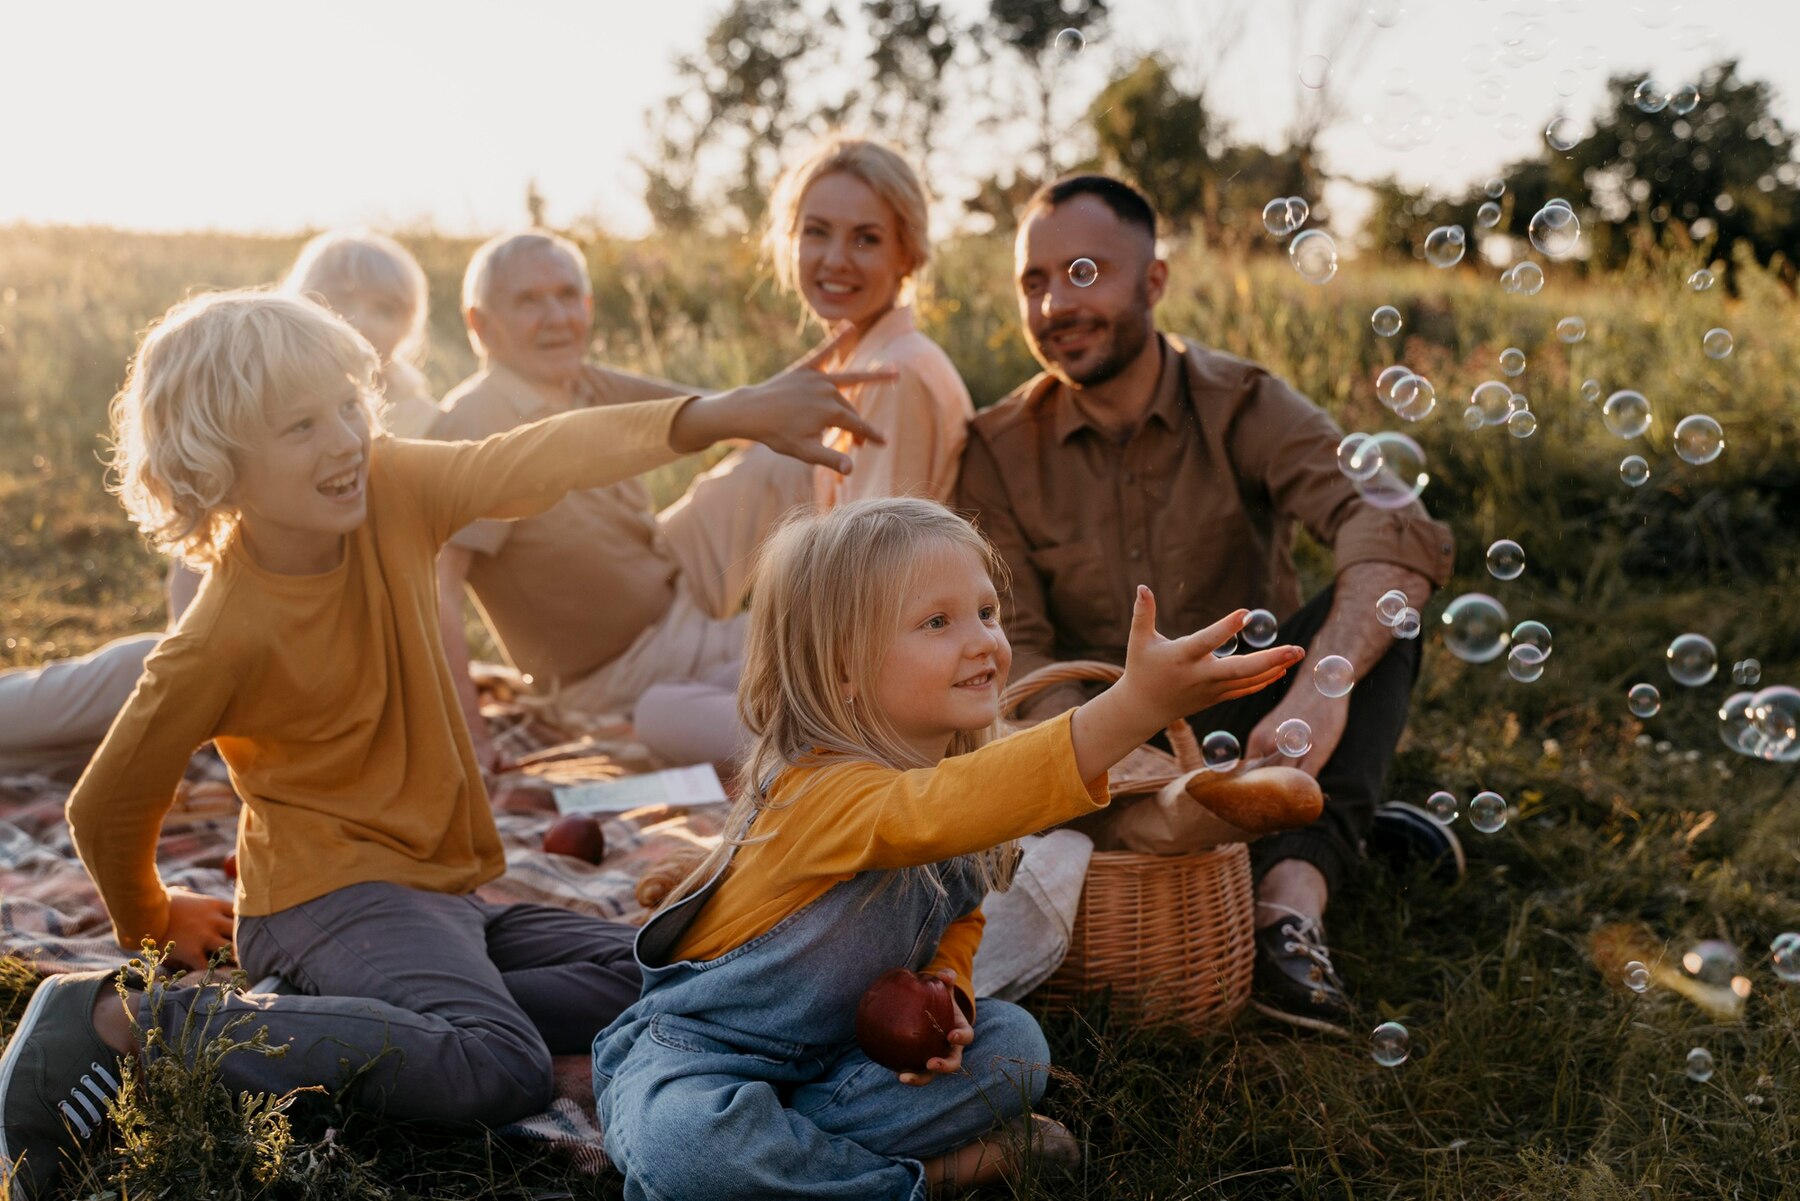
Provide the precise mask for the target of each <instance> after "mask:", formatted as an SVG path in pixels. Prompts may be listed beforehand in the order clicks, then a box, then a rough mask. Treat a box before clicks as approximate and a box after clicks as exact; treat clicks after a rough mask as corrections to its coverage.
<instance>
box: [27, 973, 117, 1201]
mask: <svg viewBox="0 0 1800 1201" xmlns="http://www.w3.org/2000/svg"><path fill="white" fill-rule="evenodd" d="M116 975H117V973H116V972H71V973H69V974H68V975H63V976H51V977H49V978H48V979H46V980H45V981H44V982H43V983H41V984H39V985H38V986H37V991H36V992H34V993H32V994H31V1003H30V1004H29V1005H27V1006H26V1007H25V1016H24V1017H22V1018H20V1019H19V1025H18V1027H17V1028H16V1029H15V1030H14V1031H13V1033H12V1037H11V1038H10V1039H8V1040H7V1043H6V1054H5V1056H4V1058H0V1180H8V1181H9V1182H10V1184H11V1185H12V1193H11V1195H12V1196H13V1197H17V1198H39V1197H47V1196H49V1195H50V1194H51V1192H52V1191H53V1190H54V1189H55V1186H56V1181H57V1177H59V1176H60V1175H61V1174H62V1168H63V1162H64V1160H65V1159H66V1158H73V1157H74V1156H75V1155H77V1154H79V1153H80V1151H81V1149H82V1147H83V1146H84V1145H85V1144H87V1143H88V1142H90V1141H91V1140H92V1139H93V1137H94V1136H95V1135H97V1134H99V1133H101V1132H102V1131H103V1130H105V1129H106V1128H107V1126H108V1125H109V1124H110V1123H109V1119H108V1118H107V1116H106V1106H107V1103H108V1102H110V1101H112V1100H113V1098H115V1097H117V1096H118V1095H119V1055H118V1052H116V1051H114V1050H113V1049H112V1048H111V1047H108V1046H107V1045H106V1044H105V1043H104V1042H102V1041H100V1036H99V1035H98V1034H96V1033H95V1032H94V1002H95V1001H96V1000H97V999H98V998H99V996H100V992H101V990H102V989H111V988H112V986H113V978H114V977H115V976H116Z"/></svg>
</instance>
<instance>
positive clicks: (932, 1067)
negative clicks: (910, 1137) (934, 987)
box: [899, 968, 975, 1087]
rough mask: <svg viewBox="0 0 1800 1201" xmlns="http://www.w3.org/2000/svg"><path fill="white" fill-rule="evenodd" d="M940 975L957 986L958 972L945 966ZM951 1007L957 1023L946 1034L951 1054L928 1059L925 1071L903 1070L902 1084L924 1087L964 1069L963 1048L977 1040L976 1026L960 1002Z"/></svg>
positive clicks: (901, 1075)
mask: <svg viewBox="0 0 1800 1201" xmlns="http://www.w3.org/2000/svg"><path fill="white" fill-rule="evenodd" d="M938 975H939V976H940V977H942V978H943V979H945V980H948V981H949V982H950V986H951V988H952V989H954V988H955V987H956V973H955V972H954V971H953V970H951V969H950V968H943V969H940V970H939V972H938ZM950 1008H951V1010H952V1011H953V1012H954V1013H955V1014H956V1025H954V1026H952V1027H951V1028H950V1033H949V1034H947V1035H945V1036H944V1037H946V1038H948V1039H949V1040H950V1054H948V1055H946V1056H944V1057H942V1058H941V1059H927V1060H926V1061H925V1070H924V1071H923V1072H901V1073H900V1074H899V1075H900V1083H901V1084H910V1085H913V1086H914V1087H922V1086H924V1085H927V1084H930V1083H931V1082H932V1081H933V1080H936V1079H937V1078H938V1077H939V1076H948V1075H950V1074H952V1073H954V1072H960V1071H962V1049H963V1048H964V1047H966V1046H968V1045H969V1044H970V1043H972V1042H974V1041H975V1027H973V1026H971V1025H969V1018H968V1015H967V1014H965V1013H964V1012H963V1009H962V1006H961V1005H960V1004H959V1005H952V1006H951V1007H950Z"/></svg>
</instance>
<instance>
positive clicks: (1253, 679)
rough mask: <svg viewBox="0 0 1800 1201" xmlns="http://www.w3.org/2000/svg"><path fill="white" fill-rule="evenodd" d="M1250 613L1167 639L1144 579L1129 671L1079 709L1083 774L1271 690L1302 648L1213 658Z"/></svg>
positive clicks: (1077, 736)
mask: <svg viewBox="0 0 1800 1201" xmlns="http://www.w3.org/2000/svg"><path fill="white" fill-rule="evenodd" d="M1248 615H1249V611H1248V610H1246V609H1239V610H1238V611H1237V612H1235V613H1232V614H1231V615H1230V616H1228V617H1225V618H1223V619H1221V620H1219V621H1216V622H1214V623H1213V624H1212V625H1209V626H1207V627H1206V628H1205V629H1203V630H1199V631H1196V632H1195V633H1192V634H1189V635H1188V636H1187V637H1185V638H1164V637H1163V636H1162V635H1161V634H1158V633H1157V632H1156V598H1155V597H1154V596H1153V595H1151V592H1150V589H1148V588H1145V587H1143V586H1142V585H1139V586H1138V590H1137V597H1136V600H1135V602H1134V604H1133V606H1132V610H1131V636H1130V641H1129V642H1128V643H1127V644H1126V649H1125V674H1124V676H1122V677H1121V678H1120V679H1119V682H1118V683H1116V684H1114V685H1113V686H1112V687H1111V688H1109V689H1107V690H1106V691H1105V692H1103V693H1101V694H1100V695H1099V696H1097V697H1095V698H1094V699H1093V700H1091V701H1089V702H1088V703H1087V704H1085V705H1083V706H1082V707H1081V708H1080V709H1078V710H1076V713H1075V719H1074V720H1075V724H1074V742H1075V764H1076V767H1077V768H1078V769H1079V770H1080V771H1081V778H1082V779H1084V780H1094V779H1098V778H1099V776H1100V774H1101V773H1102V772H1104V771H1106V770H1107V769H1108V768H1110V767H1112V765H1113V764H1115V763H1117V762H1118V761H1119V760H1121V759H1123V758H1124V757H1125V756H1126V755H1128V754H1130V753H1131V751H1132V750H1133V749H1134V748H1135V747H1137V746H1139V745H1140V744H1141V743H1143V742H1144V740H1146V739H1148V738H1150V737H1151V736H1153V735H1154V734H1156V733H1157V732H1158V731H1160V730H1162V729H1164V728H1166V727H1167V726H1169V725H1170V724H1171V723H1173V722H1175V721H1178V720H1180V719H1181V718H1184V717H1186V716H1187V715H1188V714H1190V713H1198V712H1200V711H1201V710H1202V709H1208V708H1211V707H1212V706H1213V705H1216V704H1218V703H1219V702H1220V701H1228V700H1232V699H1234V698H1236V697H1240V696H1248V695H1249V694H1250V693H1252V692H1256V691H1259V690H1261V689H1263V688H1266V687H1268V686H1269V685H1270V684H1273V683H1274V682H1275V681H1276V680H1279V679H1280V678H1281V677H1282V675H1283V674H1285V673H1286V672H1287V670H1288V668H1290V667H1292V666H1293V665H1294V664H1296V663H1298V662H1299V661H1300V660H1301V659H1303V658H1305V656H1306V652H1305V651H1303V650H1301V649H1300V648H1299V647H1297V646H1275V647H1270V648H1269V649H1268V650H1262V651H1255V652H1252V653H1249V654H1241V655H1228V656H1226V657H1225V658H1223V659H1219V658H1215V657H1214V656H1213V651H1214V650H1215V649H1217V648H1218V647H1221V646H1223V645H1224V644H1225V642H1226V640H1227V639H1229V638H1230V637H1232V635H1234V634H1236V633H1237V632H1238V631H1239V630H1240V629H1242V628H1243V625H1244V618H1245V617H1247V616H1248Z"/></svg>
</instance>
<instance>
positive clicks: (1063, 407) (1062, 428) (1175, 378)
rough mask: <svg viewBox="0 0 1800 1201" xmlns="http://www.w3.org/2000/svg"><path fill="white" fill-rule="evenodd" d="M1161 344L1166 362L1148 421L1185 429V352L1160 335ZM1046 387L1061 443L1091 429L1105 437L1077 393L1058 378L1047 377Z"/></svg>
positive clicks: (1044, 397) (1046, 399)
mask: <svg viewBox="0 0 1800 1201" xmlns="http://www.w3.org/2000/svg"><path fill="white" fill-rule="evenodd" d="M1156 340H1157V344H1158V345H1159V346H1161V347H1162V362H1161V365H1160V367H1159V368H1158V370H1157V375H1156V391H1155V392H1154V393H1153V394H1152V395H1151V397H1150V407H1149V408H1148V409H1147V410H1145V412H1144V420H1145V421H1149V420H1151V419H1152V418H1154V419H1156V420H1158V421H1161V422H1162V423H1163V425H1164V427H1166V428H1168V429H1170V430H1177V429H1180V428H1181V423H1182V421H1183V420H1184V419H1185V417H1186V413H1185V412H1183V410H1184V409H1185V408H1186V400H1187V388H1186V384H1187V372H1186V370H1185V369H1184V367H1185V364H1184V362H1183V359H1182V356H1181V353H1180V352H1179V351H1177V350H1176V349H1175V347H1174V346H1172V345H1170V342H1169V339H1168V338H1166V337H1164V336H1163V335H1162V334H1161V333H1158V334H1157V335H1156ZM1044 379H1045V382H1046V385H1047V386H1046V387H1045V389H1044V390H1043V392H1041V393H1040V394H1039V395H1040V396H1041V398H1042V403H1045V404H1048V405H1050V406H1052V410H1051V421H1052V423H1053V425H1052V433H1053V434H1054V435H1055V437H1056V441H1057V442H1058V443H1059V444H1060V443H1063V442H1067V441H1068V440H1069V439H1070V438H1073V437H1074V436H1075V435H1076V434H1077V433H1078V432H1080V431H1081V430H1084V429H1091V430H1093V431H1094V432H1095V433H1096V434H1101V435H1102V436H1104V435H1105V431H1104V430H1101V429H1100V428H1099V427H1098V426H1096V425H1095V424H1094V423H1093V422H1092V421H1091V420H1089V418H1088V415H1087V413H1086V412H1085V411H1083V409H1082V407H1081V406H1080V405H1078V404H1076V403H1075V393H1074V392H1073V390H1071V389H1069V388H1067V387H1064V386H1063V385H1062V384H1061V383H1060V382H1058V381H1057V380H1056V379H1055V378H1054V377H1052V376H1048V375H1046V376H1045V377H1044Z"/></svg>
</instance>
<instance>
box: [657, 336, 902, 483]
mask: <svg viewBox="0 0 1800 1201" xmlns="http://www.w3.org/2000/svg"><path fill="white" fill-rule="evenodd" d="M855 333H856V327H855V326H852V325H846V326H845V327H844V328H843V329H840V330H839V331H838V332H837V333H836V334H834V335H833V336H831V337H830V338H827V339H826V340H825V341H824V342H822V343H820V344H819V345H818V346H817V347H815V348H814V349H813V350H812V351H811V352H810V353H808V354H807V355H806V356H805V357H803V358H801V359H800V360H799V361H798V362H797V363H795V364H794V365H793V366H791V367H789V368H788V369H787V370H785V371H783V372H781V373H780V374H779V375H776V376H773V377H771V378H769V379H767V380H764V381H763V382H762V383H760V384H750V385H748V386H746V387H742V388H733V389H732V390H731V391H729V392H726V393H725V394H723V395H722V396H714V397H706V398H702V399H699V400H692V401H689V402H688V403H687V404H686V405H685V406H683V407H682V409H681V411H680V412H679V413H677V414H676V415H675V421H674V423H673V424H672V425H671V426H670V427H669V445H670V447H671V448H673V449H675V450H678V451H681V452H682V453H684V454H685V453H688V452H691V451H696V450H704V449H705V448H706V447H708V446H711V445H712V444H713V443H714V442H719V441H723V440H724V439H726V438H749V439H751V440H753V441H756V442H761V443H763V444H764V445H765V446H767V447H768V448H769V449H770V450H774V451H778V452H779V453H781V454H784V455H788V456H790V457H792V458H796V459H799V460H801V461H802V462H806V463H815V464H818V465H820V466H823V467H829V468H831V469H832V470H833V471H836V472H839V473H840V474H846V475H847V474H849V471H850V456H849V455H847V454H845V453H843V452H842V451H840V450H835V449H833V448H831V447H829V446H826V445H825V444H824V443H823V442H821V441H820V437H821V436H822V435H823V434H824V433H825V431H826V430H829V429H841V430H845V431H847V432H848V433H849V434H850V435H851V436H852V437H854V438H856V439H857V440H859V441H866V442H877V443H880V442H885V441H886V440H887V439H885V438H884V437H882V435H881V431H880V430H877V429H876V428H875V427H874V426H872V425H870V424H869V423H868V422H867V421H864V420H863V418H862V415H861V414H860V413H858V412H857V411H856V409H855V408H854V407H853V406H852V405H851V404H850V402H849V401H847V400H845V399H844V394H843V393H842V392H840V391H839V390H838V389H839V388H841V387H844V386H847V385H850V384H868V383H877V382H881V381H885V380H891V379H893V378H895V375H896V372H895V371H894V369H893V368H891V367H888V368H883V369H881V370H879V371H836V372H826V371H822V370H820V366H821V365H822V364H824V363H825V362H826V361H828V360H829V359H830V358H831V356H832V355H833V354H835V353H836V352H837V350H838V348H839V347H840V346H841V345H842V344H843V343H844V342H845V341H846V340H847V339H849V338H851V337H852V336H854V335H855Z"/></svg>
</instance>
